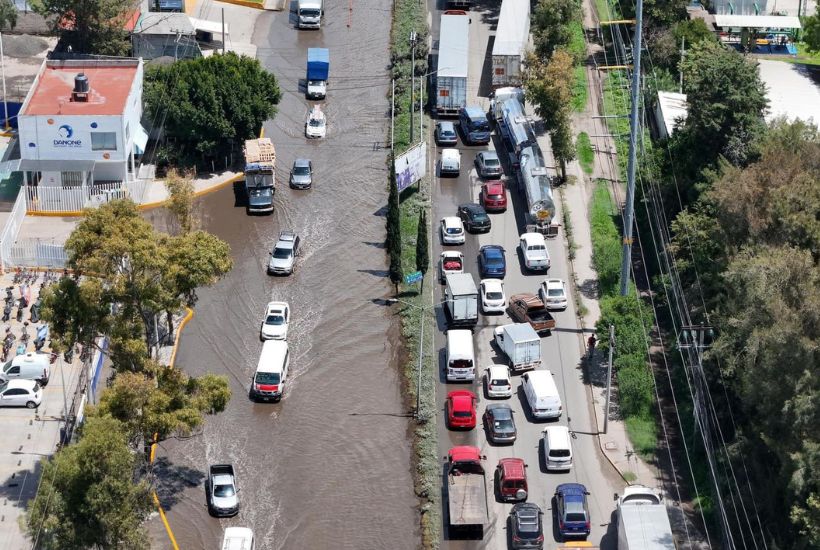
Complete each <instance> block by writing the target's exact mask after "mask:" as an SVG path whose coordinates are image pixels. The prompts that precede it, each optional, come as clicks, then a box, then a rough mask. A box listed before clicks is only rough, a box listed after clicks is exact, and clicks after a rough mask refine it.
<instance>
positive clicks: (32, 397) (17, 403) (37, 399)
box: [0, 378, 43, 409]
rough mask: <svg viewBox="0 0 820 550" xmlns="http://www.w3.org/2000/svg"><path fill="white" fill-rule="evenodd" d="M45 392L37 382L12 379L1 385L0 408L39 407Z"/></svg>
mask: <svg viewBox="0 0 820 550" xmlns="http://www.w3.org/2000/svg"><path fill="white" fill-rule="evenodd" d="M42 402H43V390H42V388H41V387H40V384H39V382H37V381H36V380H25V379H22V378H12V379H11V380H9V381H8V382H4V383H2V384H0V407H28V408H29V409H33V408H35V407H39V406H40V403H42Z"/></svg>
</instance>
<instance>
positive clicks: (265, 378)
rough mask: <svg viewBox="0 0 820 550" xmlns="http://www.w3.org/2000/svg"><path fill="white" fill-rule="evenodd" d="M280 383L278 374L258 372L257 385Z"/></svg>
mask: <svg viewBox="0 0 820 550" xmlns="http://www.w3.org/2000/svg"><path fill="white" fill-rule="evenodd" d="M279 381H280V378H279V373H278V372H257V373H256V383H257V384H278V383H279Z"/></svg>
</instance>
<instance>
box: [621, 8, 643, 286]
mask: <svg viewBox="0 0 820 550" xmlns="http://www.w3.org/2000/svg"><path fill="white" fill-rule="evenodd" d="M642 31H643V0H637V4H636V6H635V39H634V40H633V41H632V93H631V101H632V110H631V112H630V114H629V161H628V162H627V168H626V205H625V213H624V246H623V257H622V258H621V296H626V295H627V294H628V293H629V267H630V265H631V264H632V262H631V259H632V225H633V218H634V216H635V168H636V166H635V164H636V160H637V154H638V120H639V118H638V115H639V113H640V103H639V99H640V90H641V33H642Z"/></svg>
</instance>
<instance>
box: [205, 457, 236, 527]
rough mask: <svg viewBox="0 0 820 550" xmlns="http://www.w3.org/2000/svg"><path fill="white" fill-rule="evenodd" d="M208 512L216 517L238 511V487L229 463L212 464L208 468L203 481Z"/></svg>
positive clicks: (233, 513) (232, 514) (229, 515)
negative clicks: (206, 476) (205, 478)
mask: <svg viewBox="0 0 820 550" xmlns="http://www.w3.org/2000/svg"><path fill="white" fill-rule="evenodd" d="M205 491H206V493H205V495H206V497H207V500H208V512H210V514H211V515H212V516H216V517H231V516H235V515H236V514H238V513H239V495H238V494H237V493H238V492H239V489H238V488H237V487H236V476H235V475H234V471H233V466H232V465H230V464H214V465H212V466H211V467H209V468H208V479H207V480H206V481H205Z"/></svg>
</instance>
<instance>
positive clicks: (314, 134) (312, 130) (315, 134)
mask: <svg viewBox="0 0 820 550" xmlns="http://www.w3.org/2000/svg"><path fill="white" fill-rule="evenodd" d="M326 135H327V120H326V119H325V114H324V113H323V112H322V109H321V107H319V106H318V105H314V106H313V109H311V111H310V113H308V117H307V121H306V122H305V136H306V137H307V138H309V139H318V138H323V137H325V136H326Z"/></svg>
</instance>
